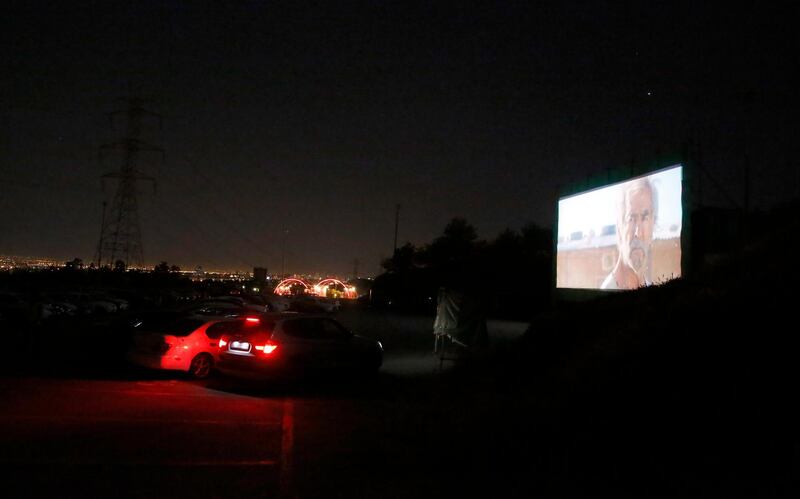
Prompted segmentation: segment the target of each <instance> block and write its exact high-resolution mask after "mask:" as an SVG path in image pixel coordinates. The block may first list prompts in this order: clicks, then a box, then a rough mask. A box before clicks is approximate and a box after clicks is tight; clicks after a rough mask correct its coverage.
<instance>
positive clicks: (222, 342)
mask: <svg viewBox="0 0 800 499" xmlns="http://www.w3.org/2000/svg"><path fill="white" fill-rule="evenodd" d="M227 344H228V342H227V341H225V340H224V339H222V338H220V340H219V347H220V348H225V345H227Z"/></svg>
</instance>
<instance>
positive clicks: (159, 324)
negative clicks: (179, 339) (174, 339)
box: [136, 319, 203, 336]
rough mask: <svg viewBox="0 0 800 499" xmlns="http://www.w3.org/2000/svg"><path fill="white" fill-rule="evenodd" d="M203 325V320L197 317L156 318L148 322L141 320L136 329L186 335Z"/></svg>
mask: <svg viewBox="0 0 800 499" xmlns="http://www.w3.org/2000/svg"><path fill="white" fill-rule="evenodd" d="M202 325H203V321H201V320H197V319H178V320H158V319H154V320H152V321H150V322H147V321H143V322H142V323H141V324H140V325H139V326H137V327H136V329H137V330H139V331H142V332H146V333H160V334H171V335H174V336H188V335H189V334H191V332H192V331H194V330H195V329H197V328H199V327H200V326H202Z"/></svg>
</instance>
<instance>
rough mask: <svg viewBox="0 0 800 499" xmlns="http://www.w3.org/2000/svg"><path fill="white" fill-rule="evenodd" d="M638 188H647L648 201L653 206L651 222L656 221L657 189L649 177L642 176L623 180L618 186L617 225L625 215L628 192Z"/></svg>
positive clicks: (623, 219) (622, 220)
mask: <svg viewBox="0 0 800 499" xmlns="http://www.w3.org/2000/svg"><path fill="white" fill-rule="evenodd" d="M639 189H647V190H648V191H650V202H651V204H652V208H653V222H654V223H655V222H657V221H658V191H657V190H656V186H655V185H653V182H651V181H650V179H649V178H647V177H642V178H637V179H633V180H631V181H629V182H625V183H624V184H622V185H621V186H620V190H619V192H620V194H619V207H618V208H619V209H618V210H617V226H619V225H621V224H622V222H624V221H625V216H626V215H627V213H626V212H625V210H626V207H627V204H628V203H627V201H628V195H629V193H631V192H632V191H637V190H639Z"/></svg>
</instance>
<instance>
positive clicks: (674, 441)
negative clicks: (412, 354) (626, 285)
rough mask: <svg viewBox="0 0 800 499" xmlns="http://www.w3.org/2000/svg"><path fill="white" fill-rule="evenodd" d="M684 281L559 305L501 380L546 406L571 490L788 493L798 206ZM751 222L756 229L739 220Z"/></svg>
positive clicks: (793, 458)
mask: <svg viewBox="0 0 800 499" xmlns="http://www.w3.org/2000/svg"><path fill="white" fill-rule="evenodd" d="M763 215H764V217H763V218H762V219H761V220H762V221H763V222H764V223H763V224H762V226H761V227H759V228H758V231H756V230H755V229H753V230H751V234H752V236H751V237H750V239H749V240H748V242H747V243H746V244H743V245H742V246H741V248H740V249H739V250H737V251H735V252H732V253H730V254H728V255H726V256H724V257H723V258H718V259H716V260H715V263H714V264H713V265H708V266H706V268H704V269H703V270H702V271H701V272H699V273H697V274H695V275H694V276H693V277H691V278H687V279H682V280H679V281H674V282H671V283H668V284H666V285H663V286H659V287H652V288H648V289H642V290H638V291H635V292H624V293H618V294H614V295H609V296H606V297H603V298H601V299H597V300H595V301H592V302H584V303H567V304H561V305H559V306H558V307H556V308H555V309H554V310H552V311H551V312H550V313H548V314H547V315H545V316H543V317H541V318H540V319H539V320H535V321H534V322H533V323H532V325H531V328H530V330H529V331H528V333H527V334H526V336H525V338H524V340H523V348H522V349H520V350H521V351H522V352H523V354H522V355H521V356H519V357H518V362H517V363H516V365H517V366H518V369H516V370H515V371H514V372H515V376H519V377H524V378H525V379H527V380H528V382H529V385H530V386H531V387H532V391H531V393H530V399H529V402H530V403H531V404H532V407H536V406H538V407H542V406H543V405H547V406H550V407H552V408H554V409H555V412H554V418H555V419H556V422H555V423H554V424H555V425H556V427H557V430H556V431H557V436H553V438H552V440H550V441H549V444H550V445H553V446H554V447H553V449H552V452H553V453H555V454H561V453H563V456H564V458H565V459H567V460H568V461H569V463H570V464H569V470H562V471H563V472H564V473H567V474H568V475H569V478H566V479H565V480H566V483H567V484H568V489H569V490H571V491H572V493H571V495H572V496H584V495H585V496H596V495H598V494H597V493H598V492H600V491H602V492H606V493H614V494H617V495H625V496H638V497H700V496H703V497H709V496H711V497H782V496H784V495H785V494H788V493H789V492H792V491H795V490H794V489H795V488H796V486H797V476H796V470H797V468H798V462H799V455H798V454H799V452H798V449H800V445H799V444H800V440H799V439H798V432H799V430H798V423H797V422H798V421H800V418H798V415H799V414H798V411H797V409H796V408H795V405H796V404H795V403H794V394H795V392H796V391H797V387H798V381H799V380H800V367H799V366H800V362H798V360H797V356H798V352H800V349H798V346H800V341H798V335H800V328H798V326H797V325H796V323H797V319H796V317H797V316H798V308H800V304H798V300H797V298H796V297H797V292H796V291H795V287H796V286H798V284H800V279H799V277H800V267H798V265H797V264H796V263H795V259H796V257H795V256H794V255H795V248H800V244H799V243H800V241H798V233H799V232H800V223H799V221H800V217H798V216H797V215H800V209H798V204H796V203H795V204H792V205H790V206H786V207H782V208H781V209H778V210H775V211H774V212H770V213H767V214H763ZM750 225H751V227H754V228H755V227H757V226H756V225H755V224H753V220H751V223H750Z"/></svg>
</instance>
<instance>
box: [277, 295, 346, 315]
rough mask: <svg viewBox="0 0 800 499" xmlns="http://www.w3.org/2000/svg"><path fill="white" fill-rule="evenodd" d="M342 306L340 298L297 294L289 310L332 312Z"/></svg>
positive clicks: (307, 312) (317, 312)
mask: <svg viewBox="0 0 800 499" xmlns="http://www.w3.org/2000/svg"><path fill="white" fill-rule="evenodd" d="M340 308H341V302H339V300H336V299H331V298H322V297H320V296H314V295H308V294H301V295H297V296H295V297H294V298H293V299H292V302H291V304H290V305H289V310H292V311H294V312H302V313H306V314H320V313H326V314H331V313H333V312H336V311H338V310H339V309H340Z"/></svg>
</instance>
